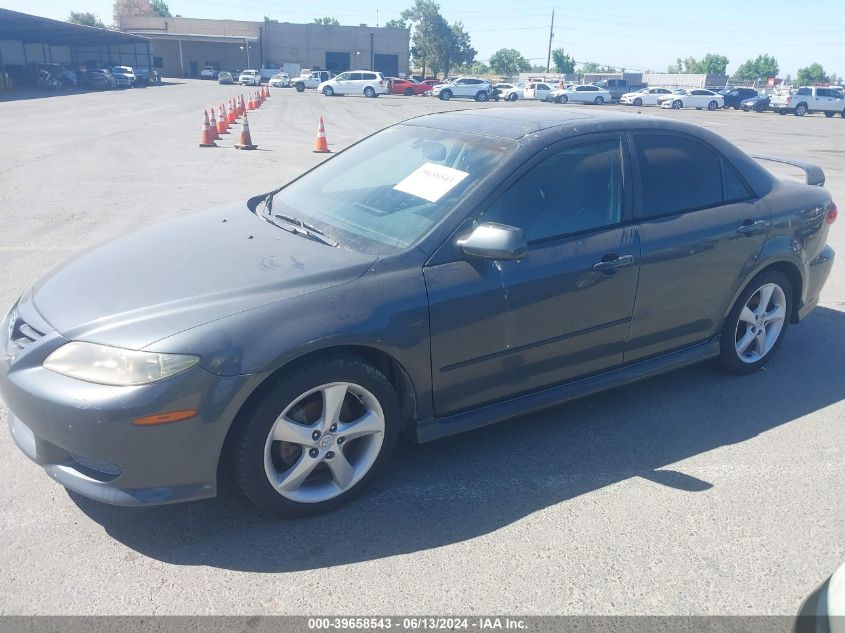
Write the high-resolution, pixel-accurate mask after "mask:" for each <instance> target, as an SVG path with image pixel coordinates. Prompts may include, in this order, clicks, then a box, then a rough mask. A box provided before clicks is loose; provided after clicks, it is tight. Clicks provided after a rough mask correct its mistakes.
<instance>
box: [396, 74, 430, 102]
mask: <svg viewBox="0 0 845 633" xmlns="http://www.w3.org/2000/svg"><path fill="white" fill-rule="evenodd" d="M431 88H432V87H431V86H430V85H428V84H425V83H421V84H418V83H417V82H416V81H411V80H409V79H398V78H396V77H392V78H391V79H390V93H391V94H395V95H405V96H406V97H411V96H413V95H421V94H423V93H425V92H428V91H430V90H431Z"/></svg>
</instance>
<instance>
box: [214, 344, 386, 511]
mask: <svg viewBox="0 0 845 633" xmlns="http://www.w3.org/2000/svg"><path fill="white" fill-rule="evenodd" d="M271 380H273V379H271ZM275 380H276V383H275V384H274V385H272V388H271V389H269V390H267V391H266V392H265V393H264V394H263V395H262V396H261V397H260V398H258V399H257V400H256V401H255V402H252V403H250V404H249V405H247V408H245V409H244V411H243V412H242V413H241V414H239V418H238V421H237V422H236V424H237V426H236V427H235V428H234V429H233V434H232V436H231V439H230V444H229V446H228V448H229V453H228V457H229V459H230V464H229V465H230V469H231V473H232V476H233V478H234V480H235V481H236V482H237V484H238V486H239V487H240V488H241V490H242V491H243V492H244V494H245V495H246V496H247V497H248V498H249V499H250V500H251V501H252V502H253V503H254V504H255V505H256V506H258V507H259V508H260V509H261V510H263V511H264V512H267V513H270V514H275V515H277V516H283V517H300V516H308V515H313V514H318V513H320V512H325V511H328V510H332V509H334V508H336V507H338V506H340V505H343V504H345V503H347V502H348V501H350V500H351V499H353V498H354V497H356V496H358V495H359V494H361V493H362V492H363V491H364V490H365V489H366V487H367V486H368V485H370V484H371V483H372V481H373V480H374V479H375V478H376V477H378V475H379V473H380V472H381V471H382V470H383V468H384V466H385V464H386V463H387V462H388V460H389V459H390V456H391V454H392V453H393V450H394V449H395V447H396V443H397V441H398V439H399V431H400V427H401V422H402V414H401V410H400V408H399V401H398V399H397V397H396V392H395V390H394V389H393V387H392V385H391V384H390V382H389V381H388V379H387V378H386V377H385V376H384V374H383V373H381V372H380V371H379V370H378V369H376V368H375V367H373V366H372V365H370V364H368V363H366V362H365V361H363V360H361V359H360V358H358V357H356V356H352V355H342V356H337V357H330V356H323V357H316V358H313V359H311V360H309V361H306V362H304V363H302V364H300V365H299V366H298V367H295V368H294V369H292V370H291V371H289V372H285V374H284V375H280V376H279V377H278V378H277V379H275ZM338 387H340V388H341V390H340V391H339V392H338ZM331 393H334V394H338V393H339V394H340V395H339V396H337V395H335V396H332V395H330V394H331ZM336 398H339V399H336ZM332 401H333V402H334V404H335V405H336V406H334V407H332V406H331V404H330V402H332ZM332 411H333V412H334V415H331V412H332ZM283 414H284V415H283ZM326 418H328V420H327V421H326ZM332 423H334V427H333V429H330V428H329V424H332ZM358 424H361V425H360V426H356V425H358ZM355 428H357V429H358V431H357V432H356V431H355V430H354V429H355ZM312 429H313V434H312ZM280 436H282V437H284V438H285V439H281V440H280V439H278V438H279V437H280ZM344 439H346V440H348V441H345V442H344V441H343V440H344ZM271 481H272V483H271Z"/></svg>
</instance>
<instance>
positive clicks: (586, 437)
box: [69, 308, 845, 572]
mask: <svg viewBox="0 0 845 633" xmlns="http://www.w3.org/2000/svg"><path fill="white" fill-rule="evenodd" d="M843 358H845V312H840V311H837V310H833V309H829V308H818V309H817V310H816V311H815V312H814V313H813V314H812V315H811V316H810V317H808V318H807V320H806V321H805V322H804V323H802V324H801V325H800V326H797V327H795V326H793V327H791V328H790V330H789V332H788V335H787V337H786V339H785V341H784V344H783V346H782V348H781V349H780V350H779V352H778V354H777V355H776V357H775V358H774V359H773V360H772V362H771V363H770V364H769V366H768V367H766V368H765V369H764V370H763V371H759V372H756V373H754V374H751V375H748V376H739V377H737V376H728V375H725V374H722V373H720V372H718V371H717V370H716V369H714V367H713V364H707V363H705V364H701V365H697V366H694V367H690V368H687V369H684V370H681V371H676V372H672V373H669V374H666V375H663V376H658V377H655V378H652V379H649V380H645V381H642V382H639V383H636V384H633V385H630V386H627V387H623V388H618V389H615V390H612V391H609V392H605V393H603V394H600V395H596V396H592V397H589V398H585V399H582V400H579V401H575V402H571V403H569V404H565V405H561V406H558V407H555V408H552V409H548V410H546V411H543V412H541V413H538V414H534V415H530V416H525V417H522V418H518V419H515V420H512V421H510V422H505V423H502V424H499V425H494V426H491V427H487V428H485V429H481V430H478V431H474V432H470V433H465V434H463V435H459V436H455V437H453V438H447V439H444V440H440V441H437V442H433V443H430V444H425V445H422V446H412V445H409V444H404V445H401V446H400V447H399V449H398V451H397V455H396V456H395V458H394V459H393V461H392V463H391V465H390V466H389V467H388V469H387V471H386V472H385V474H384V476H383V477H382V478H381V479H380V480H379V482H378V483H377V484H376V486H375V488H374V489H372V490H371V491H370V492H369V493H367V494H366V495H364V496H363V497H362V498H360V499H358V500H357V501H354V502H352V504H350V505H348V506H345V507H343V508H341V509H339V510H337V511H335V512H331V513H329V514H324V515H320V516H317V517H312V518H308V519H299V520H276V519H271V518H267V517H266V516H263V515H261V514H259V513H258V512H257V511H256V510H255V509H254V508H253V507H252V506H251V505H250V503H249V502H248V501H246V500H245V499H244V498H243V497H242V495H240V494H239V493H238V491H237V490H234V489H233V486H232V484H224V485H223V486H222V490H221V494H220V495H219V496H218V497H217V499H213V500H209V501H202V502H195V503H189V504H182V505H174V506H166V507H157V508H118V507H112V506H107V505H103V504H100V503H97V502H94V501H90V500H88V499H85V498H82V497H80V496H78V495H76V494H73V493H69V494H71V497H72V498H73V500H74V502H75V503H76V504H77V505H78V506H79V508H80V509H81V510H82V511H83V512H84V513H85V514H86V515H88V517H90V518H91V519H93V520H94V521H96V522H97V523H99V524H100V525H102V526H103V527H104V528H105V530H106V531H107V533H108V534H110V535H111V536H112V537H113V538H115V539H117V540H118V541H120V542H121V543H123V544H125V545H126V546H128V547H130V548H132V549H133V550H135V551H137V552H139V553H141V554H143V555H146V556H149V557H151V558H154V559H157V560H160V561H164V562H168V563H172V564H177V565H208V566H212V567H219V568H224V569H232V570H242V571H251V572H286V571H298V570H304V569H317V568H324V567H331V566H334V565H344V564H349V563H354V562H359V561H364V560H372V559H378V558H383V557H388V556H395V555H400V554H407V553H411V552H417V551H421V550H426V549H431V548H436V547H441V546H444V545H449V544H451V543H456V542H460V541H464V540H467V539H472V538H474V537H478V536H481V535H484V534H487V533H490V532H493V531H495V530H497V529H499V528H501V527H503V526H505V525H508V524H510V523H512V522H514V521H517V520H519V519H521V518H523V517H526V516H528V515H529V514H531V513H533V512H536V511H538V510H541V509H543V508H546V507H548V506H551V505H555V504H561V503H566V502H567V501H568V500H570V499H573V498H575V497H577V496H579V495H583V494H587V493H590V492H592V491H595V490H598V489H600V488H602V487H604V486H608V485H611V484H615V483H618V482H622V481H624V480H626V479H629V478H632V477H641V478H644V479H647V480H649V481H650V482H653V483H652V484H650V485H656V486H668V487H670V488H671V489H672V491H673V493H674V494H679V495H686V494H699V493H702V492H705V491H710V492H709V493H708V494H719V483H718V479H719V478H720V477H721V478H723V477H725V474H724V473H722V472H720V473H714V475H716V474H718V477H715V479H716V480H715V481H712V482H711V481H704V480H702V479H699V478H697V477H693V476H690V475H688V474H685V473H684V472H683V470H684V468H683V465H677V466H674V467H669V466H671V465H673V464H676V462H679V461H681V460H684V459H686V458H689V457H692V456H695V455H698V454H700V453H704V452H706V451H711V450H713V449H716V448H718V447H720V446H725V445H730V444H735V443H738V442H743V441H746V440H749V439H751V438H754V437H755V436H757V435H759V434H761V433H764V432H765V431H768V430H770V429H774V428H776V427H778V426H780V425H783V424H786V423H789V422H792V421H795V420H797V419H798V418H800V417H802V416H804V415H807V414H810V413H813V412H814V411H818V410H819V409H822V408H824V407H827V406H828V405H831V404H834V403H837V402H839V401H840V400H843V399H845V364H843V363H842V359H843ZM699 474H701V473H699Z"/></svg>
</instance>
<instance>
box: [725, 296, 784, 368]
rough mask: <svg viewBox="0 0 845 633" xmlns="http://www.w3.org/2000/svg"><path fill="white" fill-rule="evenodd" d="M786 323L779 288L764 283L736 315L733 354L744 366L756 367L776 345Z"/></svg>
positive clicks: (782, 299) (782, 298) (782, 297)
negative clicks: (737, 316) (754, 365)
mask: <svg viewBox="0 0 845 633" xmlns="http://www.w3.org/2000/svg"><path fill="white" fill-rule="evenodd" d="M785 319H786V294H785V293H784V291H783V288H781V287H780V286H779V285H777V284H774V283H767V284H764V285H763V286H761V287H760V288H759V289H758V290H757V291H756V292H754V293H753V294H752V295H751V296H750V297H749V299H748V301H747V302H746V304H745V306H744V307H743V308H742V311H741V312H740V313H739V320H738V321H737V324H736V336H735V342H736V353H737V356H738V357H739V359H740V360H741V361H742V362H744V363H749V364H750V363H756V362H757V361H759V360H760V359H762V358H764V357H765V356H766V354H768V353H769V352H770V351H771V350H772V348H773V347H774V346H775V343H777V340H778V337H779V336H780V333H781V330H782V329H783V325H784V320H785Z"/></svg>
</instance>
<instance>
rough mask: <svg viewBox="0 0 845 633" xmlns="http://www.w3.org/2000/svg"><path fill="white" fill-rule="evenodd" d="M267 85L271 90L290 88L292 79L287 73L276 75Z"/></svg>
mask: <svg viewBox="0 0 845 633" xmlns="http://www.w3.org/2000/svg"><path fill="white" fill-rule="evenodd" d="M267 83H268V85H269V86H270V87H271V88H287V87H289V86H290V77H288V74H287V73H276V74H275V75H273V76H272V77H270V81H268V82H267Z"/></svg>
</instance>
